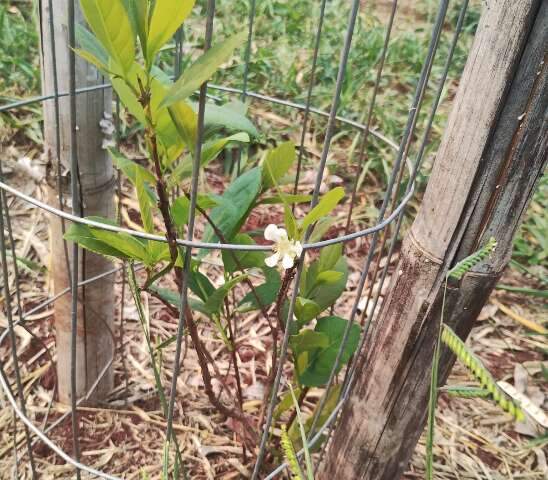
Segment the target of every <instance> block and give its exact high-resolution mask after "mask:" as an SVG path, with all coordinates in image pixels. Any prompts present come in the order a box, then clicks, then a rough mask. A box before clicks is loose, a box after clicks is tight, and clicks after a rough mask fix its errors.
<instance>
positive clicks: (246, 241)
mask: <svg viewBox="0 0 548 480" xmlns="http://www.w3.org/2000/svg"><path fill="white" fill-rule="evenodd" d="M231 241H232V242H233V243H237V244H238V245H255V241H254V240H253V239H252V238H251V237H250V236H249V235H246V234H245V233H238V234H236V235H234V237H233V238H232V239H231ZM222 257H223V265H224V267H225V272H226V273H234V272H236V271H238V270H239V268H238V265H237V264H236V261H235V260H234V257H236V259H237V260H238V261H239V264H240V265H241V267H242V268H244V269H245V268H254V267H255V268H263V267H264V265H265V263H264V259H265V257H266V255H265V254H264V253H263V252H256V251H244V250H230V251H229V250H223V251H222Z"/></svg>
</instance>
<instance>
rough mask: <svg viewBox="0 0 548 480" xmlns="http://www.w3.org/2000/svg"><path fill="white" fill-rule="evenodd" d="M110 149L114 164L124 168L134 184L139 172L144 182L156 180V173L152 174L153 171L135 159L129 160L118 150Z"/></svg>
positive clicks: (124, 171)
mask: <svg viewBox="0 0 548 480" xmlns="http://www.w3.org/2000/svg"><path fill="white" fill-rule="evenodd" d="M108 151H109V153H110V155H111V156H112V161H113V162H114V165H116V167H117V168H119V169H120V170H122V172H123V173H124V175H125V176H126V177H128V178H129V179H130V181H131V183H133V185H135V184H136V174H137V172H139V174H140V175H141V178H142V180H143V181H144V182H149V183H155V182H156V179H155V178H154V175H152V173H150V172H149V171H148V170H147V169H146V168H144V167H142V166H141V165H139V164H138V163H135V162H134V161H133V160H129V159H128V158H126V157H125V156H124V155H123V154H122V153H120V152H119V151H118V150H115V149H113V148H109V149H108Z"/></svg>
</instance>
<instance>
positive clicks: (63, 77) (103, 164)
mask: <svg viewBox="0 0 548 480" xmlns="http://www.w3.org/2000/svg"><path fill="white" fill-rule="evenodd" d="M68 1H69V0H54V2H53V8H54V12H50V11H49V9H48V2H47V1H45V0H44V1H42V2H40V3H41V5H42V9H41V12H40V13H41V39H42V42H41V52H42V55H41V62H42V67H43V68H42V80H43V82H42V85H43V92H44V94H53V93H54V91H55V89H54V69H53V50H52V43H51V36H50V27H49V21H50V18H51V16H52V15H53V21H54V32H55V37H54V38H55V53H56V57H57V61H56V67H57V79H58V90H59V92H68V91H69V49H68ZM77 5H78V2H76V6H77ZM77 21H78V22H82V15H81V13H80V12H79V8H77ZM76 77H77V78H76V86H77V88H81V87H88V86H93V85H98V84H102V83H104V82H105V80H104V78H103V77H102V76H101V75H99V74H98V72H97V70H96V69H95V68H94V67H93V66H91V65H90V64H88V63H87V62H86V61H84V60H82V59H80V58H77V60H76ZM69 102H70V100H69V97H68V96H64V97H62V98H60V99H59V122H57V118H56V115H55V103H54V100H47V101H46V102H44V136H45V145H46V146H45V148H46V153H47V156H48V161H49V169H48V171H49V173H48V178H47V179H46V182H47V184H48V201H49V203H50V204H51V205H54V206H56V207H59V196H58V194H57V179H56V176H57V131H59V139H60V142H59V148H60V160H61V165H62V181H61V184H62V188H63V192H64V193H63V196H64V200H65V201H64V205H63V208H64V209H65V210H67V211H71V209H72V202H71V198H70V189H69V185H70V176H71V175H72V173H73V172H71V171H70V158H71V152H70V148H71V147H70V130H71V122H70V103H69ZM111 111H112V95H111V92H110V90H109V89H101V90H96V91H92V92H87V93H83V94H79V95H77V98H76V112H77V118H76V123H77V127H78V131H77V155H78V166H79V173H80V185H81V191H82V199H83V210H84V215H86V216H88V215H99V216H102V217H110V218H113V217H114V214H115V208H114V170H113V167H112V162H111V159H110V157H109V156H108V154H107V152H106V150H104V149H103V148H102V143H103V139H104V138H105V137H104V133H103V132H102V130H101V127H100V124H99V122H100V121H101V120H103V119H104V118H105V115H107V116H108V115H110V114H111ZM67 227H68V225H67ZM50 247H51V248H50V251H51V273H52V275H51V278H52V280H53V284H54V285H53V287H54V293H56V294H57V293H59V292H61V291H63V290H64V289H65V288H67V287H69V286H70V282H69V275H68V273H67V262H66V257H65V248H64V245H63V241H62V225H61V222H60V220H59V219H58V218H55V217H53V216H50ZM71 253H72V247H71V244H69V245H68V254H69V257H71ZM80 259H81V261H80V264H79V268H78V270H79V278H80V279H81V280H83V279H85V278H91V277H93V276H95V275H97V274H100V273H102V272H104V271H106V270H109V269H111V268H112V264H111V262H109V261H107V260H106V259H105V258H103V257H100V256H98V255H95V254H92V253H89V252H82V251H81V252H80ZM70 261H71V258H69V262H70ZM78 296H79V299H80V302H79V310H78V340H77V362H76V365H77V394H78V397H80V396H82V395H83V394H84V393H85V392H86V391H87V389H88V388H89V387H90V386H91V385H92V384H93V383H94V382H95V380H96V379H97V378H98V375H99V373H100V372H101V370H103V368H104V366H105V364H106V362H107V361H108V360H109V359H110V358H111V356H112V354H113V349H114V341H113V338H112V335H111V331H112V330H114V324H113V322H114V320H113V319H114V278H113V277H112V276H110V277H106V278H104V279H102V280H100V281H99V282H95V283H92V284H90V285H88V286H86V287H82V288H80V290H79V292H78ZM54 308H55V330H56V344H57V376H58V386H59V400H60V401H62V402H66V403H68V402H70V331H71V295H70V294H68V295H64V296H63V297H61V298H59V299H58V300H57V301H56V302H55V304H54ZM113 380H114V376H113V371H112V370H110V371H109V372H108V373H107V374H106V375H105V377H104V378H103V380H102V381H101V382H100V384H99V386H98V388H97V390H96V391H95V393H94V395H93V396H92V398H91V403H93V402H95V401H96V400H99V399H101V398H104V397H105V396H106V395H107V394H108V392H109V391H110V390H111V389H112V387H113Z"/></svg>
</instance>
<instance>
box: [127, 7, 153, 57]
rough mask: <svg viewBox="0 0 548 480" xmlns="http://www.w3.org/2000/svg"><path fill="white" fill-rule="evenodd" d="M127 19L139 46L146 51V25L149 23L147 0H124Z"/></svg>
mask: <svg viewBox="0 0 548 480" xmlns="http://www.w3.org/2000/svg"><path fill="white" fill-rule="evenodd" d="M124 4H125V6H126V10H127V12H128V15H129V20H130V22H131V26H132V27H133V30H134V31H135V32H136V33H137V35H138V36H139V41H140V42H141V48H142V50H143V52H146V48H147V37H148V25H149V22H148V20H149V10H148V9H149V5H150V3H149V1H148V0H124Z"/></svg>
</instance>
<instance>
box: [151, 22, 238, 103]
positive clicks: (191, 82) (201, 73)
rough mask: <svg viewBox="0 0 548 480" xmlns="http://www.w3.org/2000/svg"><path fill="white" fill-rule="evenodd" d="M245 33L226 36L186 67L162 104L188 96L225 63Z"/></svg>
mask: <svg viewBox="0 0 548 480" xmlns="http://www.w3.org/2000/svg"><path fill="white" fill-rule="evenodd" d="M246 37H247V33H246V32H245V31H242V32H240V33H237V34H236V35H233V36H231V37H229V38H227V39H226V40H225V41H224V42H222V43H218V44H217V45H214V46H213V47H211V48H210V49H209V50H208V51H207V52H206V53H204V54H203V55H202V56H201V57H200V58H198V60H196V61H195V62H194V63H193V64H192V65H191V66H190V67H189V68H187V69H186V70H185V71H184V73H183V74H182V75H181V77H180V78H179V80H177V81H176V82H175V83H174V84H173V86H172V87H171V89H170V90H169V92H168V94H167V96H166V98H165V99H164V100H163V102H162V104H163V106H169V105H173V104H174V103H175V102H178V101H180V100H184V99H186V98H188V97H189V96H190V95H192V93H194V91H195V90H197V89H198V88H199V87H200V85H202V83H204V82H206V81H207V80H209V78H210V77H211V76H212V75H213V74H214V73H215V71H216V70H217V69H218V68H219V67H220V66H221V65H222V64H223V63H225V62H226V61H227V60H228V59H229V58H230V57H231V56H232V54H233V52H234V50H236V48H238V47H239V46H240V45H242V43H243V42H244V41H245V39H246Z"/></svg>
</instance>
